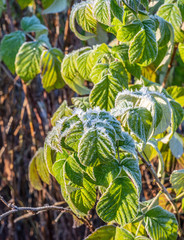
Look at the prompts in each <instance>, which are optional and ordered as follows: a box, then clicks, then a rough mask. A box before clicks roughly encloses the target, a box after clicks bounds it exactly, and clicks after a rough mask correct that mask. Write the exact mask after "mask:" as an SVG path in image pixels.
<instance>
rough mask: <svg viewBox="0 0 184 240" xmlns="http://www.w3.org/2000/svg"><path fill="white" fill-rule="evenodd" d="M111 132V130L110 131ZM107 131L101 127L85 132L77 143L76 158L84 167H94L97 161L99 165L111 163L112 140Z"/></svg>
mask: <svg viewBox="0 0 184 240" xmlns="http://www.w3.org/2000/svg"><path fill="white" fill-rule="evenodd" d="M110 130H111V129H110ZM111 134H112V135H113V132H112V133H110V134H109V131H107V130H106V129H104V128H103V127H97V128H90V129H89V130H87V131H86V132H85V133H84V135H83V137H82V138H81V140H80V143H79V150H78V156H79V160H80V162H81V163H82V164H83V165H85V166H95V165H96V163H97V162H98V160H99V161H100V162H101V163H105V162H106V161H111V160H112V159H114V157H115V147H114V142H113V141H114V139H112V138H111V137H110V136H109V135H111Z"/></svg>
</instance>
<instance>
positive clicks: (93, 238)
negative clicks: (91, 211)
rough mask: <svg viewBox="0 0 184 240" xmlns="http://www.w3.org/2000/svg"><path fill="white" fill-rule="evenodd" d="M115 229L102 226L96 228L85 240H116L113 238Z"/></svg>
mask: <svg viewBox="0 0 184 240" xmlns="http://www.w3.org/2000/svg"><path fill="white" fill-rule="evenodd" d="M115 234H116V227H115V226H103V227H100V228H97V229H96V230H95V231H94V232H93V233H92V234H91V235H89V236H88V237H87V238H86V240H112V239H113V240H118V239H116V238H115Z"/></svg>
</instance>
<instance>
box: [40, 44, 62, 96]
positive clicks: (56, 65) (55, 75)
mask: <svg viewBox="0 0 184 240" xmlns="http://www.w3.org/2000/svg"><path fill="white" fill-rule="evenodd" d="M63 57H64V55H63V53H62V52H61V51H60V50H59V49H57V48H52V49H50V50H45V51H44V52H43V53H42V56H41V69H42V71H41V77H42V83H43V88H45V90H46V91H48V92H50V91H51V90H53V89H57V88H62V87H64V85H65V82H64V81H63V78H62V76H61V62H62V60H63Z"/></svg>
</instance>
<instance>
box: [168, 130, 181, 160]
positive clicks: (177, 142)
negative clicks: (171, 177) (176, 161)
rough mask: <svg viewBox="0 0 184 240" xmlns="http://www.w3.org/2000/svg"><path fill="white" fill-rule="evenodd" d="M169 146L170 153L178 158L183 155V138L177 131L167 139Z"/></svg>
mask: <svg viewBox="0 0 184 240" xmlns="http://www.w3.org/2000/svg"><path fill="white" fill-rule="evenodd" d="M169 147H170V149H171V152H172V154H173V155H174V156H175V157H176V158H180V157H181V156H182V155H183V139H182V138H181V137H180V136H179V134H178V133H176V132H175V133H174V135H173V137H172V138H171V140H170V141H169Z"/></svg>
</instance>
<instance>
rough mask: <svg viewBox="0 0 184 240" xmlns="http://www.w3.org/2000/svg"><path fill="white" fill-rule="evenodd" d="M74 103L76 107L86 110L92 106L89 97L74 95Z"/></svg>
mask: <svg viewBox="0 0 184 240" xmlns="http://www.w3.org/2000/svg"><path fill="white" fill-rule="evenodd" d="M72 103H73V105H74V106H75V107H76V108H80V109H82V110H83V111H86V110H87V109H89V108H90V103H89V97H74V98H72Z"/></svg>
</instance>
